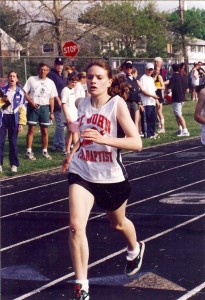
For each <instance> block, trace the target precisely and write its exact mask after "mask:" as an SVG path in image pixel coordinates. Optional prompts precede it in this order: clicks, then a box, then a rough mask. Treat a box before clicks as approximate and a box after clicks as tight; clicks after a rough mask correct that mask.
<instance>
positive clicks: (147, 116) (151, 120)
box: [140, 63, 159, 139]
mask: <svg viewBox="0 0 205 300" xmlns="http://www.w3.org/2000/svg"><path fill="white" fill-rule="evenodd" d="M153 71H154V65H153V64H152V63H148V64H147V65H146V67H145V74H144V75H143V76H142V77H141V78H140V84H141V86H142V92H141V98H142V104H143V108H144V113H143V114H142V115H141V119H142V131H143V133H144V137H145V138H154V139H155V138H156V137H157V134H156V132H155V130H156V105H159V101H158V96H157V95H156V90H157V88H156V86H155V84H154V79H153V77H152V74H153ZM145 91H146V94H145Z"/></svg>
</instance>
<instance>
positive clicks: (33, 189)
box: [1, 179, 67, 198]
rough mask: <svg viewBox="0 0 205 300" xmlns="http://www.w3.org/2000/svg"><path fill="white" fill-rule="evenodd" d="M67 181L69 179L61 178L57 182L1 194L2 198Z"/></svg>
mask: <svg viewBox="0 0 205 300" xmlns="http://www.w3.org/2000/svg"><path fill="white" fill-rule="evenodd" d="M65 181H67V179H64V180H60V181H57V182H51V183H47V184H43V185H39V186H35V187H32V188H29V189H26V190H21V191H17V192H13V193H10V194H5V195H3V196H1V198H4V197H7V196H11V195H16V194H19V193H23V192H28V191H32V190H36V189H40V188H43V187H47V186H50V185H54V184H59V183H62V182H65Z"/></svg>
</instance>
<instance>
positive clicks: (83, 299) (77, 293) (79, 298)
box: [69, 284, 90, 300]
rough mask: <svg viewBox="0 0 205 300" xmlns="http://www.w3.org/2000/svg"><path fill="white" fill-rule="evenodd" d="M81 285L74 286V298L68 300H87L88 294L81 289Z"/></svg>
mask: <svg viewBox="0 0 205 300" xmlns="http://www.w3.org/2000/svg"><path fill="white" fill-rule="evenodd" d="M81 287H82V286H81V284H76V285H75V288H74V298H72V299H69V300H89V299H90V296H89V293H87V292H86V291H84V290H82V289H81Z"/></svg>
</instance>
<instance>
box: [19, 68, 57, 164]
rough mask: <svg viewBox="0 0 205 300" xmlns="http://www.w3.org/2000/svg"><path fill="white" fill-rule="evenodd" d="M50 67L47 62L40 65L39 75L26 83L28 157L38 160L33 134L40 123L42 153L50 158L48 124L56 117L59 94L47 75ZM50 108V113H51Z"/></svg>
mask: <svg viewBox="0 0 205 300" xmlns="http://www.w3.org/2000/svg"><path fill="white" fill-rule="evenodd" d="M48 72H49V67H48V66H47V65H46V64H45V63H41V64H40V65H39V73H38V76H31V77H29V78H28V80H27V81H26V84H25V85H24V88H23V89H24V91H25V92H26V100H27V101H28V105H27V123H28V132H27V136H26V144H27V153H26V158H28V159H30V160H36V158H35V157H34V153H33V152H32V144H33V136H34V133H35V130H36V125H37V124H38V123H39V125H40V130H41V137H42V155H43V157H45V158H46V159H48V160H51V159H52V157H51V156H50V155H49V154H48V126H49V125H50V124H51V123H50V120H53V119H54V115H53V110H54V97H57V96H58V92H57V90H56V87H55V84H54V82H53V81H52V80H51V79H49V78H48V77H47V75H48ZM49 109H50V114H49Z"/></svg>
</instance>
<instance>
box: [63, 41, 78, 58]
mask: <svg viewBox="0 0 205 300" xmlns="http://www.w3.org/2000/svg"><path fill="white" fill-rule="evenodd" d="M78 51H79V48H78V44H76V43H75V42H74V41H68V42H66V43H65V44H64V45H63V54H64V55H65V56H68V57H75V56H76V55H77V54H78Z"/></svg>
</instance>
